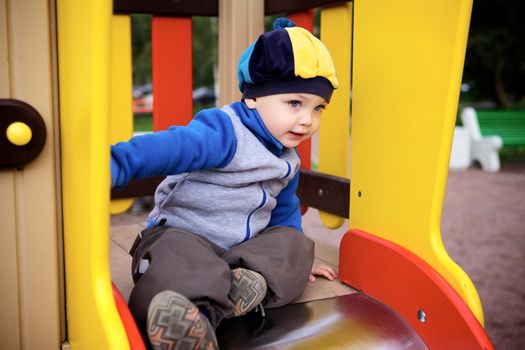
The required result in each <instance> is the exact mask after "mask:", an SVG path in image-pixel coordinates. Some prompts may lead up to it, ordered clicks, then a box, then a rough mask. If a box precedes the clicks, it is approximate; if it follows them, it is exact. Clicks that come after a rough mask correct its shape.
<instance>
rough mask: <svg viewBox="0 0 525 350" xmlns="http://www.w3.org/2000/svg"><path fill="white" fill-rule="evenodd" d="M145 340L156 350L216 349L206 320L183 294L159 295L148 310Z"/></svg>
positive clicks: (165, 293) (212, 334)
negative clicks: (146, 336)
mask: <svg viewBox="0 0 525 350" xmlns="http://www.w3.org/2000/svg"><path fill="white" fill-rule="evenodd" d="M148 337H149V341H150V343H151V346H152V347H153V349H155V350H160V349H162V350H175V349H198V350H216V349H218V348H219V347H218V345H217V339H216V338H215V331H214V329H213V327H212V326H211V324H210V322H209V321H208V319H207V318H206V317H205V316H204V315H202V314H201V313H200V312H199V309H198V308H197V307H196V306H195V304H193V303H192V302H191V301H189V300H188V299H187V298H186V297H184V296H183V295H182V294H179V293H176V292H173V291H171V290H167V291H164V292H160V293H158V294H157V295H155V297H154V298H153V300H152V301H151V303H150V305H149V308H148Z"/></svg>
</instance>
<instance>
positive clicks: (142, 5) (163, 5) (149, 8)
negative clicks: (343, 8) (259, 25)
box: [113, 0, 345, 17]
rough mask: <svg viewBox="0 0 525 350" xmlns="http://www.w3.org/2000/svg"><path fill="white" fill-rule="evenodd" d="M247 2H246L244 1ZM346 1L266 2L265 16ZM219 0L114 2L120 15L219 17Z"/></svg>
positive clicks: (116, 11)
mask: <svg viewBox="0 0 525 350" xmlns="http://www.w3.org/2000/svg"><path fill="white" fill-rule="evenodd" d="M242 1H245V0H242ZM342 2H345V1H344V0H343V1H342V0H266V1H265V5H264V14H265V15H273V14H276V13H285V12H299V11H304V10H308V9H312V8H315V7H320V6H329V5H333V4H337V3H342ZM219 3H220V1H219V0H199V1H194V0H178V1H170V0H149V1H144V0H114V1H113V11H114V12H115V13H118V14H132V13H147V14H152V15H157V16H212V17H214V16H218V15H219V12H220V11H219Z"/></svg>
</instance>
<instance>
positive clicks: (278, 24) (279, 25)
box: [273, 17, 295, 29]
mask: <svg viewBox="0 0 525 350" xmlns="http://www.w3.org/2000/svg"><path fill="white" fill-rule="evenodd" d="M290 27H295V23H294V22H292V21H291V20H289V19H288V18H286V17H279V18H277V19H276V20H275V21H273V29H284V28H290Z"/></svg>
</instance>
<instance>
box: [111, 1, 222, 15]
mask: <svg viewBox="0 0 525 350" xmlns="http://www.w3.org/2000/svg"><path fill="white" fill-rule="evenodd" d="M113 12H114V13H119V14H132V13H147V14H151V15H156V16H217V15H218V14H219V0H199V1H195V0H177V1H173V0H147V1H145V0H113Z"/></svg>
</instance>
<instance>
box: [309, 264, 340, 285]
mask: <svg viewBox="0 0 525 350" xmlns="http://www.w3.org/2000/svg"><path fill="white" fill-rule="evenodd" d="M315 276H323V277H324V278H326V279H328V280H330V281H333V280H334V279H336V278H337V273H336V272H335V271H334V269H333V268H331V267H330V266H327V265H319V266H314V267H313V268H312V272H311V273H310V277H309V278H308V282H315V280H316V278H315Z"/></svg>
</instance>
